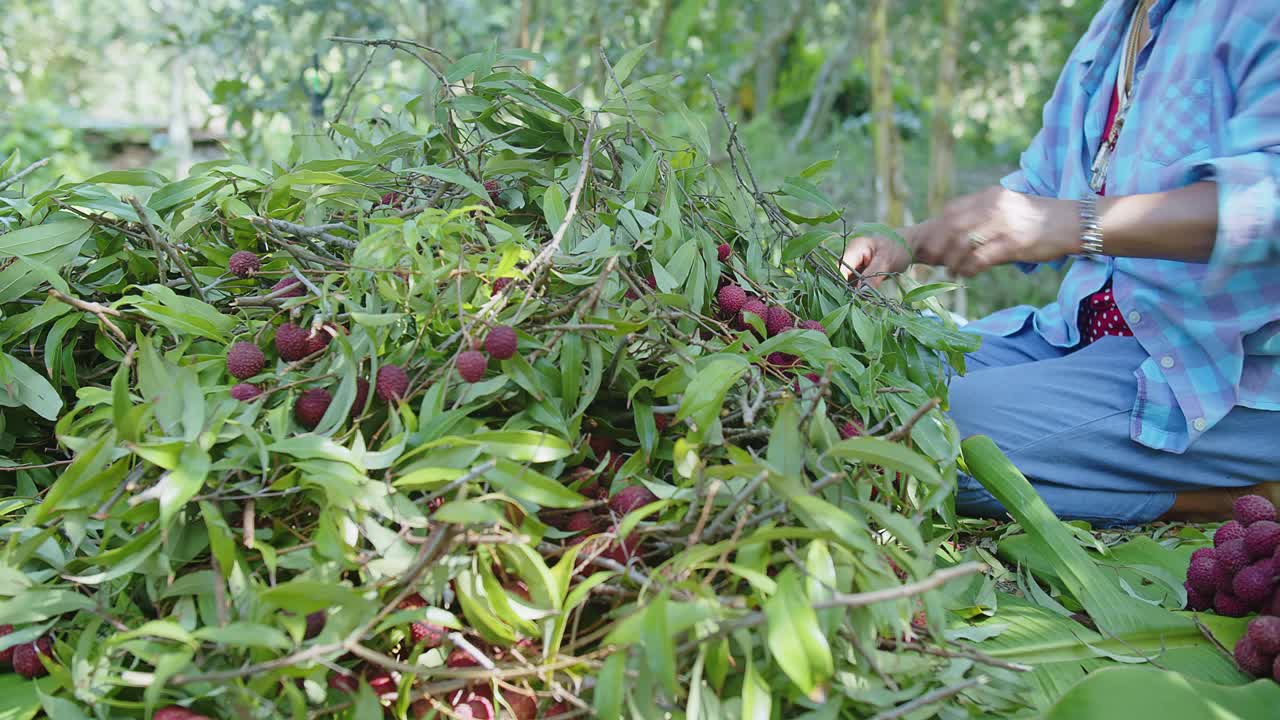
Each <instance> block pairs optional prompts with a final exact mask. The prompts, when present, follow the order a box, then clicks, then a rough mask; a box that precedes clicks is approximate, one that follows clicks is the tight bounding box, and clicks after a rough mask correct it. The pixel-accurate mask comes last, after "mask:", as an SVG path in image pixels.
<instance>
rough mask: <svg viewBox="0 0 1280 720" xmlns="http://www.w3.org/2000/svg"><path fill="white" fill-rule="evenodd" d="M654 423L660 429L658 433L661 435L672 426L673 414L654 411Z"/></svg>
mask: <svg viewBox="0 0 1280 720" xmlns="http://www.w3.org/2000/svg"><path fill="white" fill-rule="evenodd" d="M653 425H654V427H656V428H657V429H658V434H659V435H661V434H662V433H664V432H666V431H667V428H669V427H671V416H670V415H667V414H665V413H654V414H653Z"/></svg>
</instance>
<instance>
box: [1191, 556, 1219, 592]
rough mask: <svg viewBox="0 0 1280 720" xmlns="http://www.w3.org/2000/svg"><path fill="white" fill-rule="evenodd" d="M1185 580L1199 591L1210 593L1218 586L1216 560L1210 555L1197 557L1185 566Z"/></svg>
mask: <svg viewBox="0 0 1280 720" xmlns="http://www.w3.org/2000/svg"><path fill="white" fill-rule="evenodd" d="M1187 582H1189V583H1191V585H1192V587H1194V588H1195V589H1197V590H1199V591H1200V592H1203V593H1207V594H1210V595H1212V594H1213V592H1214V590H1216V589H1217V586H1218V561H1217V560H1215V559H1214V558H1212V557H1203V556H1202V557H1199V558H1196V559H1194V560H1192V561H1191V564H1190V565H1188V566H1187Z"/></svg>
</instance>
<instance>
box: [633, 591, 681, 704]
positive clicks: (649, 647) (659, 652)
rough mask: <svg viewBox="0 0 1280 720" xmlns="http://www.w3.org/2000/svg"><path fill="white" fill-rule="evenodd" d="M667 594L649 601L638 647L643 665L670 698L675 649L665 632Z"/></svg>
mask: <svg viewBox="0 0 1280 720" xmlns="http://www.w3.org/2000/svg"><path fill="white" fill-rule="evenodd" d="M667 602H668V599H667V594H666V593H665V592H663V593H660V594H659V595H658V596H657V597H655V598H653V599H652V600H650V601H649V606H648V607H647V608H646V609H645V611H644V626H643V629H642V631H641V640H640V647H642V648H643V649H644V658H645V664H646V665H647V666H648V668H649V672H651V673H653V674H654V675H655V676H656V677H657V679H658V681H659V682H661V683H662V685H663V686H664V687H665V688H666V689H667V693H669V694H670V695H671V696H672V697H675V695H676V693H677V689H676V649H675V641H674V638H673V637H672V635H671V633H670V632H668V631H667Z"/></svg>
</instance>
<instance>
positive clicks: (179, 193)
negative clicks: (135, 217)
mask: <svg viewBox="0 0 1280 720" xmlns="http://www.w3.org/2000/svg"><path fill="white" fill-rule="evenodd" d="M223 182H225V181H224V180H222V179H221V178H216V177H210V176H208V175H193V176H191V177H189V178H186V179H185V180H179V181H178V182H175V183H169V184H168V185H165V186H164V187H162V188H159V189H157V190H156V191H155V192H153V193H151V197H150V198H148V199H147V207H149V208H151V209H152V210H155V211H156V212H164V211H165V210H168V209H169V208H172V207H176V206H178V205H182V204H183V203H186V202H189V201H191V200H194V199H196V198H198V197H200V196H201V195H203V194H205V193H206V192H208V191H209V190H212V189H213V188H214V187H216V186H218V185H221V184H222V183H223Z"/></svg>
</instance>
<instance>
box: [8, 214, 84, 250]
mask: <svg viewBox="0 0 1280 720" xmlns="http://www.w3.org/2000/svg"><path fill="white" fill-rule="evenodd" d="M92 228H93V223H91V222H89V221H88V220H61V221H58V222H50V223H45V224H43V225H33V226H31V227H25V228H19V229H17V230H14V231H12V232H8V233H5V234H3V235H0V258H8V257H26V256H32V255H35V256H39V255H41V254H44V253H48V252H49V251H50V250H53V249H55V248H58V247H61V246H64V245H71V244H72V243H75V242H76V241H78V240H82V239H84V237H85V236H86V235H88V234H89V230H91V229H92Z"/></svg>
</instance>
